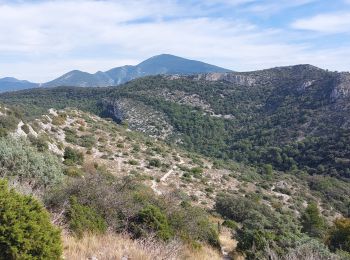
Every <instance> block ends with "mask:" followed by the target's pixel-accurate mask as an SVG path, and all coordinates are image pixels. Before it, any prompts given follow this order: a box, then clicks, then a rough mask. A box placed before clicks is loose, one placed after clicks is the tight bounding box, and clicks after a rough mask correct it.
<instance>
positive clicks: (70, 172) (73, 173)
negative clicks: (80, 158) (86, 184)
mask: <svg viewBox="0 0 350 260" xmlns="http://www.w3.org/2000/svg"><path fill="white" fill-rule="evenodd" d="M64 174H65V175H67V176H69V177H73V178H78V177H81V176H83V175H84V172H83V171H82V170H81V169H79V168H77V167H75V166H71V167H68V168H66V169H65V170H64Z"/></svg>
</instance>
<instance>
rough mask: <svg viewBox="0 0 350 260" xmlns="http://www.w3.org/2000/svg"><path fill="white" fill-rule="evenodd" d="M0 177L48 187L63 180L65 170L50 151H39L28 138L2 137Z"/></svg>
mask: <svg viewBox="0 0 350 260" xmlns="http://www.w3.org/2000/svg"><path fill="white" fill-rule="evenodd" d="M0 177H7V178H16V179H17V180H18V181H20V182H30V183H32V185H34V186H40V187H41V186H44V187H47V186H51V185H54V184H57V183H59V182H60V181H61V180H62V178H63V170H62V166H61V162H60V161H59V159H58V158H57V157H56V156H55V155H52V154H51V153H49V152H48V151H45V152H38V151H37V149H35V148H33V147H32V146H31V145H30V144H29V143H28V142H27V141H26V140H16V139H13V138H0Z"/></svg>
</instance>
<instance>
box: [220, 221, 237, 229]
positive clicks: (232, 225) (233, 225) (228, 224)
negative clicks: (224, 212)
mask: <svg viewBox="0 0 350 260" xmlns="http://www.w3.org/2000/svg"><path fill="white" fill-rule="evenodd" d="M222 225H223V226H225V227H228V228H231V229H236V228H237V223H236V222H235V221H233V220H229V219H227V220H225V221H224V222H223V223H222Z"/></svg>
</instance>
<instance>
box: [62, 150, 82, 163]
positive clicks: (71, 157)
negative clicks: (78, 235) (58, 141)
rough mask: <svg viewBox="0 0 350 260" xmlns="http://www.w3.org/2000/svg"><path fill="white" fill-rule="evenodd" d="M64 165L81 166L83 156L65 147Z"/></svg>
mask: <svg viewBox="0 0 350 260" xmlns="http://www.w3.org/2000/svg"><path fill="white" fill-rule="evenodd" d="M63 158H64V163H65V164H66V165H74V164H83V162H84V155H83V153H81V152H79V151H78V150H76V149H73V148H71V147H66V148H65V149H64V156H63Z"/></svg>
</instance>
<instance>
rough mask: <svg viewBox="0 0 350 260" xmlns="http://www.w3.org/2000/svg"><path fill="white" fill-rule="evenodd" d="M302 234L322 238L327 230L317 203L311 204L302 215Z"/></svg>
mask: <svg viewBox="0 0 350 260" xmlns="http://www.w3.org/2000/svg"><path fill="white" fill-rule="evenodd" d="M301 224H302V227H303V228H302V232H304V233H307V234H308V235H309V236H311V237H322V236H323V235H324V232H325V229H326V223H325V220H324V218H323V217H322V216H321V214H320V211H319V209H318V207H317V204H316V203H315V202H311V203H309V205H308V206H307V208H306V210H305V212H304V213H303V214H302V215H301Z"/></svg>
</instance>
